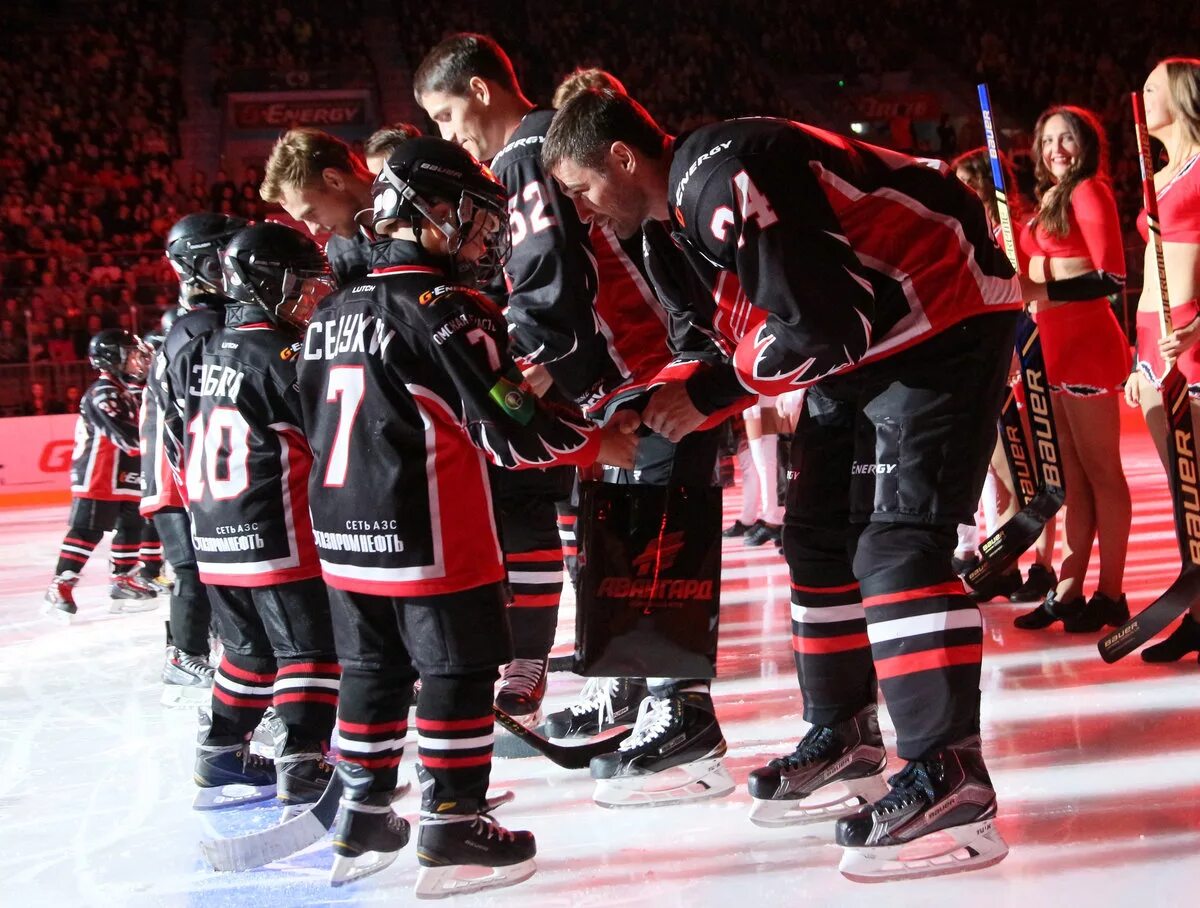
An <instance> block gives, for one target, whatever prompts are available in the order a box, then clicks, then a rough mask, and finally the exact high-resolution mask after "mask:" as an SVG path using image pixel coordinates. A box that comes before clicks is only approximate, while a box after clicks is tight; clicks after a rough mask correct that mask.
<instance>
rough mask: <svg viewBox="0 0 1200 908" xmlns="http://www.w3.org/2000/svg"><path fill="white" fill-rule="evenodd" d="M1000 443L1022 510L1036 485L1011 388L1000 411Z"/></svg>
mask: <svg viewBox="0 0 1200 908" xmlns="http://www.w3.org/2000/svg"><path fill="white" fill-rule="evenodd" d="M1000 443H1001V444H1002V445H1003V446H1004V459H1005V461H1007V462H1008V473H1009V475H1010V476H1011V477H1012V482H1013V488H1014V490H1015V491H1016V493H1017V503H1018V505H1019V506H1020V507H1022V508H1023V507H1025V505H1027V504H1029V502H1030V501H1032V500H1033V496H1034V495H1035V494H1036V493H1037V485H1036V484H1035V483H1034V481H1033V462H1032V461H1031V460H1030V458H1029V446H1028V445H1026V444H1025V427H1024V426H1023V425H1021V413H1020V411H1019V410H1018V409H1017V392H1016V391H1014V390H1013V389H1012V388H1009V389H1008V394H1007V395H1005V398H1004V406H1003V407H1002V408H1001V410H1000Z"/></svg>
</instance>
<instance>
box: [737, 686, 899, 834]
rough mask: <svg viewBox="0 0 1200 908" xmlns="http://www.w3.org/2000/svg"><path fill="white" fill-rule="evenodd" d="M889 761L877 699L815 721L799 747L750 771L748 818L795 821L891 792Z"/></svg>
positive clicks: (834, 814) (760, 822)
mask: <svg viewBox="0 0 1200 908" xmlns="http://www.w3.org/2000/svg"><path fill="white" fill-rule="evenodd" d="M886 765H887V753H886V751H885V750H884V747H883V738H882V737H881V735H880V734H879V718H878V716H877V715H876V707H875V704H874V703H872V704H871V705H870V706H867V707H864V708H863V709H861V710H859V712H858V713H857V715H855V716H853V717H851V718H849V719H846V720H845V721H843V722H839V723H838V724H837V725H834V726H824V725H814V726H813V727H812V728H810V729H809V730H808V734H806V735H805V736H804V738H803V739H802V740H801V741H800V743H799V744H798V745H797V746H796V749H795V751H793V752H792V753H790V754H788V755H787V756H786V757H779V758H778V759H775V760H772V761H771V762H770V763H768V764H767V765H766V766H764V767H762V768H761V769H756V770H754V771H753V772H752V773H750V779H749V783H748V787H749V789H750V796H751V797H752V798H753V799H754V806H753V807H751V808H750V822H752V823H754V824H755V825H757V826H767V827H774V826H791V825H793V824H802V823H821V822H825V821H829V820H835V819H837V818H838V817H841V816H845V815H846V814H848V813H853V812H854V811H856V810H858V808H860V807H862V806H863V805H864V804H870V803H872V802H873V801H876V800H878V799H879V798H882V797H883V796H884V795H886V794H887V792H888V788H887V785H886V784H885V782H884V780H883V768H884V766H886Z"/></svg>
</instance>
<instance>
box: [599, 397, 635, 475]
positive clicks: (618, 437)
mask: <svg viewBox="0 0 1200 908" xmlns="http://www.w3.org/2000/svg"><path fill="white" fill-rule="evenodd" d="M622 412H625V411H622ZM618 415H619V414H618ZM631 415H632V416H633V418H634V422H633V425H632V427H629V428H628V430H626V429H625V428H624V427H623V425H621V424H618V423H617V419H616V416H614V417H613V419H611V420H609V423H608V425H607V426H605V427H604V428H603V429H601V430H600V453H599V454H598V455H597V456H596V462H597V463H602V464H604V465H606V466H610V467H621V468H622V469H625V470H632V469H633V455H634V453H635V452H636V451H637V443H638V440H637V436H636V435H634V434H633V432H634V429H636V428H637V426H638V423H637V414H636V413H634V414H631ZM622 422H624V421H622Z"/></svg>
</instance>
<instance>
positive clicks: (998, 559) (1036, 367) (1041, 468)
mask: <svg viewBox="0 0 1200 908" xmlns="http://www.w3.org/2000/svg"><path fill="white" fill-rule="evenodd" d="M979 107H980V111H981V112H982V114H983V131H984V135H985V136H986V138H987V149H988V157H989V158H990V159H991V163H992V182H993V183H994V184H995V186H996V207H997V209H998V212H999V215H1000V233H1001V235H1002V236H1003V238H1004V251H1005V253H1006V254H1007V255H1008V259H1009V261H1010V262H1012V266H1013V268H1014V269H1015V268H1017V267H1018V261H1017V247H1016V244H1015V242H1014V241H1013V230H1012V219H1011V217H1010V216H1009V210H1008V194H1007V188H1006V187H1005V185H1004V168H1003V167H1002V166H1001V164H1000V147H999V145H998V144H997V141H996V129H995V125H994V123H993V121H992V99H991V95H990V94H989V93H988V87H987V85H986V84H981V85H980V86H979ZM1017 355H1018V357H1019V359H1020V363H1021V384H1022V385H1023V386H1024V388H1025V405H1026V407H1028V409H1029V425H1030V428H1031V429H1032V430H1033V436H1034V439H1033V440H1034V445H1033V449H1032V451H1031V454H1032V463H1033V464H1034V466H1035V468H1036V471H1037V475H1038V486H1037V490H1036V492H1035V493H1034V495H1033V498H1031V499H1030V500H1029V502H1028V503H1026V504H1025V506H1024V507H1022V508H1021V510H1020V511H1018V512H1017V513H1016V514H1014V515H1013V516H1012V517H1011V518H1009V520H1008V521H1007V522H1006V523H1005V524H1004V526H1002V527H998V528H997V529H996V531H995V532H994V533H992V535H991V536H989V537H988V538H987V539H985V540H984V542H983V545H981V546H980V547H979V555H980V562H979V564H978V565H977V566H976V567H975V568H974V569H973V570H972V571H971V572H970V573H969V574H967V576H966V578H965V579H966V581H967V585H968V586H971V587H973V588H976V589H978V588H979V587H980V586H981V585H983V584H986V583H988V582H989V581H992V580H994V579H995V578H996V577H999V576H1000V575H1001V574H1003V573H1004V572H1005V571H1006V570H1008V568H1009V567H1011V566H1012V565H1013V564H1014V563H1015V562H1016V560H1017V559H1018V558H1019V557H1020V556H1021V554H1022V553H1023V552H1025V551H1026V550H1027V549H1028V548H1029V547H1030V546H1031V545H1033V544H1034V543H1035V542H1036V541H1037V538H1038V536H1040V535H1041V534H1042V530H1043V529H1044V528H1045V526H1046V521H1048V520H1049V519H1050V518H1051V517H1053V516H1054V515H1055V514H1056V513H1057V512H1058V509H1059V508H1061V507H1062V504H1063V500H1064V498H1065V497H1066V490H1065V489H1064V488H1063V479H1062V458H1061V456H1060V455H1059V448H1058V433H1057V432H1056V431H1055V428H1054V413H1053V410H1052V409H1051V406H1050V388H1049V385H1048V383H1047V381H1046V363H1045V360H1044V359H1043V357H1042V342H1041V339H1040V338H1039V336H1038V329H1037V325H1035V324H1034V323H1033V320H1032V319H1023V320H1022V321H1021V323H1020V324H1019V325H1018V326H1017ZM1005 431H1006V434H1007V430H1005ZM1013 479H1014V482H1016V483H1018V484H1019V483H1020V480H1019V478H1018V477H1016V476H1014V477H1013Z"/></svg>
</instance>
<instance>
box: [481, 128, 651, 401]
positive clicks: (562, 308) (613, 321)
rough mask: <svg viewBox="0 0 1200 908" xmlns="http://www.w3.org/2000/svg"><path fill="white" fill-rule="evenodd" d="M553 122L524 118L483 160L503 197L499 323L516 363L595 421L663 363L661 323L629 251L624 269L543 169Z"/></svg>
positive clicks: (614, 246)
mask: <svg viewBox="0 0 1200 908" xmlns="http://www.w3.org/2000/svg"><path fill="white" fill-rule="evenodd" d="M553 115H554V112H553V111H550V110H534V111H531V112H530V113H528V114H526V116H525V118H524V119H523V120H522V121H521V125H520V126H518V127H517V129H516V130H515V131H514V132H513V134H512V136H511V137H510V138H509V141H508V144H507V145H505V146H504V148H502V149H501V150H500V152H499V153H498V154H497V155H496V157H495V158H493V159H492V170H493V172H494V173H495V174H496V177H497V179H499V180H500V181H501V182H503V183H504V185H505V187H506V188H507V189H508V193H509V203H508V207H509V224H510V227H511V230H512V255H511V256H510V258H509V261H508V263H507V265H505V273H506V274H507V277H508V283H509V298H508V307H509V308H508V311H507V313H506V314H507V316H508V319H509V321H510V322H511V323H512V325H513V329H512V340H513V345H514V354H515V355H516V356H517V358H518V361H519V362H520V363H521V364H522V365H525V364H531V363H538V364H541V365H544V366H545V367H546V369H547V371H548V372H549V373H550V376H551V378H553V379H554V383H555V385H556V386H557V388H558V390H559V392H560V393H561V394H563V395H564V396H565V397H567V398H568V399H570V400H572V401H574V402H575V403H576V404H578V405H579V406H580V407H582V408H583V409H584V410H585V411H588V412H598V411H599V410H600V409H601V408H602V407H603V405H604V403H605V402H606V401H607V399H608V398H609V396H610V395H612V394H613V393H614V392H615V391H617V390H618V389H619V388H621V387H622V386H624V385H627V384H628V383H629V382H630V381H637V380H645V379H647V378H648V377H649V376H650V375H653V374H654V373H655V372H657V371H658V369H659V368H661V367H662V366H663V365H665V364H666V362H667V361H668V360H669V359H670V353H669V351H668V349H667V342H666V341H667V338H666V328H665V321H666V317H665V314H664V313H663V312H662V310H661V307H659V305H658V301H657V300H656V299H655V298H654V294H653V293H652V291H651V290H650V288H649V286H648V285H647V283H646V281H645V279H644V277H643V275H642V274H641V273H640V272H639V269H638V265H637V258H638V249H637V247H636V244H635V246H634V258H633V259H631V258H630V256H629V255H628V253H627V252H626V250H625V249H624V248H623V247H622V244H621V242H620V241H619V240H618V239H617V237H616V236H615V235H614V234H613V233H612V231H611V230H608V229H602V228H599V227H589V225H587V224H583V223H581V222H580V220H579V216H578V214H577V212H576V210H575V206H574V204H573V203H572V202H571V200H570V199H568V198H567V197H566V196H565V195H563V193H562V191H561V190H560V189H559V188H558V184H557V183H555V182H554V180H553V179H551V178H550V177H549V176H548V175H547V174H546V172H545V171H544V170H543V169H542V162H541V153H542V144H543V143H544V141H545V138H546V131H547V130H548V129H549V128H550V120H551V119H552V118H553Z"/></svg>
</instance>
